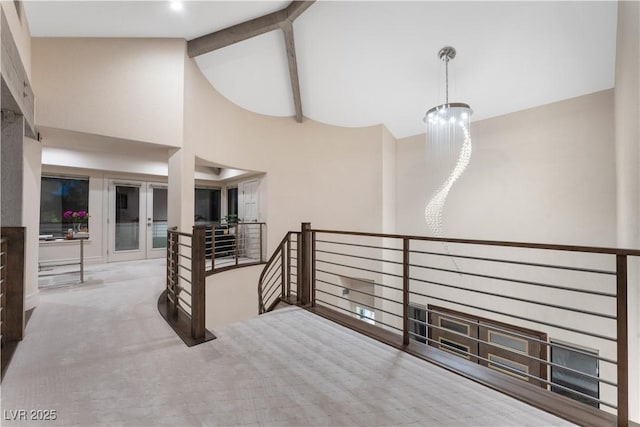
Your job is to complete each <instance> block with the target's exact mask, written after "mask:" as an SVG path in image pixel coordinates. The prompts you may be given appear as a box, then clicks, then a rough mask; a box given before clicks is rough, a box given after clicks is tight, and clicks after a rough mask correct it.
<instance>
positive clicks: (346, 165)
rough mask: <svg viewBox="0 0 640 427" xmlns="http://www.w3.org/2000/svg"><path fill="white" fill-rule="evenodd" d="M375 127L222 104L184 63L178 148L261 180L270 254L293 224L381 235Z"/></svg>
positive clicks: (379, 162) (379, 134) (191, 65)
mask: <svg viewBox="0 0 640 427" xmlns="http://www.w3.org/2000/svg"><path fill="white" fill-rule="evenodd" d="M382 134H383V127H382V126H373V127H368V128H340V127H335V126H329V125H324V124H321V123H318V122H314V121H313V120H309V119H305V121H304V123H302V124H299V123H296V122H295V120H293V118H275V117H268V116H262V115H258V114H255V113H251V112H249V111H246V110H243V109H241V108H239V107H237V106H235V105H233V104H231V103H230V102H229V101H227V100H226V99H225V98H223V97H222V96H221V95H220V94H219V93H218V92H217V91H216V90H215V89H214V88H212V87H211V85H210V84H209V83H208V81H207V80H206V79H205V78H204V76H203V75H202V73H201V72H200V70H199V69H198V68H197V66H196V64H195V62H193V61H192V60H190V59H186V61H185V139H184V140H185V147H192V148H190V149H193V151H194V152H193V153H192V155H195V156H198V157H200V158H203V159H205V160H208V161H212V162H216V163H220V164H224V165H229V166H231V167H237V168H240V169H245V170H253V171H263V172H266V177H265V180H264V182H263V185H266V189H264V190H263V191H266V193H267V194H268V197H267V198H268V207H267V208H266V209H264V211H265V215H266V216H265V217H264V218H262V219H263V220H265V221H266V222H267V223H268V238H269V242H270V246H269V247H270V248H272V247H273V246H271V245H273V244H275V243H277V242H278V241H280V239H281V238H282V237H283V236H284V233H285V232H286V231H289V230H297V229H299V227H300V222H302V221H310V222H311V223H312V224H314V225H315V226H318V227H332V228H343V229H350V230H368V231H380V230H381V229H382V213H381V209H380V207H381V206H382V185H381V184H382V180H381V178H380V177H381V169H382V151H381V144H382Z"/></svg>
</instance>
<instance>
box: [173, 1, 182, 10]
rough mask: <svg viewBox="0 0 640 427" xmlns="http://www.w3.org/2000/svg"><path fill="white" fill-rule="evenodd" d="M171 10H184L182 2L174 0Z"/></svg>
mask: <svg viewBox="0 0 640 427" xmlns="http://www.w3.org/2000/svg"><path fill="white" fill-rule="evenodd" d="M171 10H175V11H176V12H179V11H181V10H182V1H180V0H173V1H172V2H171Z"/></svg>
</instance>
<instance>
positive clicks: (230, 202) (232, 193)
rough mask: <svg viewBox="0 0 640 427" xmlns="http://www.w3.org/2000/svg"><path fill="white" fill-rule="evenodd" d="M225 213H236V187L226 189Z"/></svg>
mask: <svg viewBox="0 0 640 427" xmlns="http://www.w3.org/2000/svg"><path fill="white" fill-rule="evenodd" d="M227 215H238V187H235V188H228V189H227Z"/></svg>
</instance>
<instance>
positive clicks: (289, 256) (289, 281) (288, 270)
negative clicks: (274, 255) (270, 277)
mask: <svg viewBox="0 0 640 427" xmlns="http://www.w3.org/2000/svg"><path fill="white" fill-rule="evenodd" d="M286 295H287V300H289V299H290V298H291V233H287V294H286Z"/></svg>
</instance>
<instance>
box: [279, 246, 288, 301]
mask: <svg viewBox="0 0 640 427" xmlns="http://www.w3.org/2000/svg"><path fill="white" fill-rule="evenodd" d="M285 263H286V261H285V252H284V245H282V246H280V280H281V281H282V284H281V289H280V297H281V298H284V297H285V296H286V295H287V279H286V274H287V266H286V265H285Z"/></svg>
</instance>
